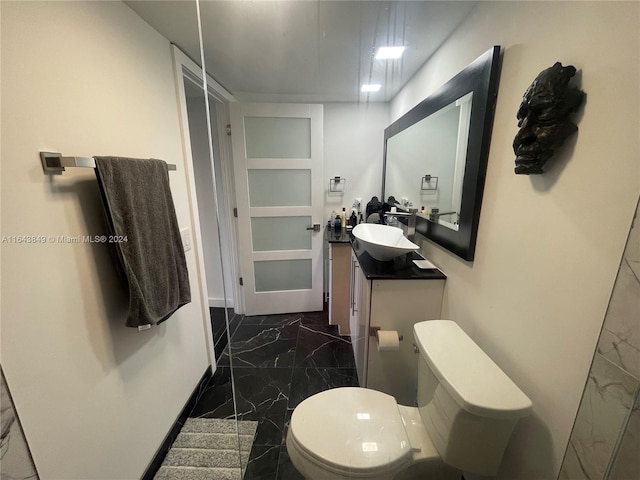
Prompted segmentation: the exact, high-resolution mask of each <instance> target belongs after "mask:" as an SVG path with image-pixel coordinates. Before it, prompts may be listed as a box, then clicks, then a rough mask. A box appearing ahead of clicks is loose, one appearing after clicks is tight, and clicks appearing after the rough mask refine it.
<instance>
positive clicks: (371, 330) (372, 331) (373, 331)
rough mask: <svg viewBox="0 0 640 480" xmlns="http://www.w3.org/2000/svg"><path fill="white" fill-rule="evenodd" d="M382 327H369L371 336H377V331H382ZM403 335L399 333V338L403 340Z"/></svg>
mask: <svg viewBox="0 0 640 480" xmlns="http://www.w3.org/2000/svg"><path fill="white" fill-rule="evenodd" d="M380 330H381V328H380V327H369V336H370V337H377V335H376V334H377V332H378V331H380ZM402 339H403V337H402V335H398V340H400V341H402Z"/></svg>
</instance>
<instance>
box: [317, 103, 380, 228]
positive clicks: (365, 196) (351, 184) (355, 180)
mask: <svg viewBox="0 0 640 480" xmlns="http://www.w3.org/2000/svg"><path fill="white" fill-rule="evenodd" d="M387 126H389V104H387V103H369V104H364V103H363V104H356V103H325V104H324V179H325V187H324V190H325V203H324V225H326V224H327V220H329V216H330V214H331V212H332V211H333V210H335V211H338V210H342V207H346V209H347V212H349V210H350V208H351V205H352V204H353V201H354V199H356V198H361V199H362V212H363V215H364V210H365V207H366V205H367V202H369V200H371V197H372V196H374V195H375V196H377V197H380V194H381V191H382V150H383V147H384V144H383V139H384V137H383V135H384V129H385V128H386V127H387ZM336 176H340V177H342V178H346V179H347V183H346V190H345V194H344V196H332V195H328V190H329V179H330V178H333V177H336Z"/></svg>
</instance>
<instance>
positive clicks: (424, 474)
mask: <svg viewBox="0 0 640 480" xmlns="http://www.w3.org/2000/svg"><path fill="white" fill-rule="evenodd" d="M413 335H414V339H415V345H416V346H417V347H418V350H419V353H420V355H419V356H418V358H419V360H418V362H419V363H418V379H417V385H418V390H417V405H418V406H417V407H412V406H405V405H398V403H397V402H396V400H395V398H394V397H392V396H391V395H387V394H386V393H382V392H378V391H376V390H370V389H367V388H358V387H343V388H335V389H332V390H326V391H324V392H321V393H318V394H316V395H313V396H311V397H309V398H307V399H306V400H304V401H303V402H301V403H300V404H299V405H298V406H297V407H296V409H295V410H294V411H293V414H292V416H291V424H290V426H289V430H288V432H287V439H286V444H287V452H288V454H289V457H290V458H291V462H292V463H293V465H294V466H295V467H296V469H297V470H298V471H299V472H300V473H301V474H302V475H303V476H304V477H305V478H307V479H309V480H325V479H327V480H329V479H331V480H342V479H352V478H359V479H376V480H378V479H379V480H382V479H396V480H410V479H430V480H436V479H437V480H449V479H456V480H459V479H460V472H461V471H462V472H468V473H472V474H475V475H484V476H492V475H495V474H496V473H497V470H498V467H499V466H500V462H501V461H502V456H503V453H504V450H505V448H506V446H507V443H508V441H509V438H510V436H511V433H512V431H513V428H514V427H515V425H516V423H517V422H518V420H519V419H520V418H522V417H525V416H527V415H529V414H530V413H531V410H532V404H531V400H529V398H528V397H527V396H526V395H525V394H524V393H523V392H522V391H521V390H520V389H519V388H518V387H517V386H516V385H515V384H514V383H513V382H512V381H511V380H510V379H509V377H507V375H506V374H505V373H504V372H503V371H502V370H501V369H500V368H499V367H498V366H497V365H496V364H495V363H494V362H493V361H492V360H491V359H490V358H489V357H488V356H487V355H486V354H485V353H484V352H483V351H482V350H481V349H480V347H478V345H476V344H475V342H474V341H473V340H471V338H469V337H468V336H467V335H466V334H465V333H464V331H463V330H462V329H461V328H460V327H459V326H458V325H457V324H456V323H455V322H453V321H450V320H428V321H424V322H420V323H417V324H415V325H414V328H413Z"/></svg>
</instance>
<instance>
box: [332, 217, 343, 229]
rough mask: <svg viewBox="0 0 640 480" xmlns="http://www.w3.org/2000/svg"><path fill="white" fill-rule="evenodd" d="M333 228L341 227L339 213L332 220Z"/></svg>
mask: <svg viewBox="0 0 640 480" xmlns="http://www.w3.org/2000/svg"><path fill="white" fill-rule="evenodd" d="M333 228H334V229H336V230H340V229H341V228H342V219H341V218H340V214H339V213H337V214H336V218H335V220H334V221H333Z"/></svg>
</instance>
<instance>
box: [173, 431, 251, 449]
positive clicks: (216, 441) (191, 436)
mask: <svg viewBox="0 0 640 480" xmlns="http://www.w3.org/2000/svg"><path fill="white" fill-rule="evenodd" d="M238 443H239V444H240V449H241V450H246V451H248V450H251V445H252V444H253V435H240V436H237V435H235V434H231V433H188V432H181V433H180V434H179V435H178V437H177V438H176V440H175V442H173V448H204V449H211V450H217V449H222V450H232V449H237V448H238Z"/></svg>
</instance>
